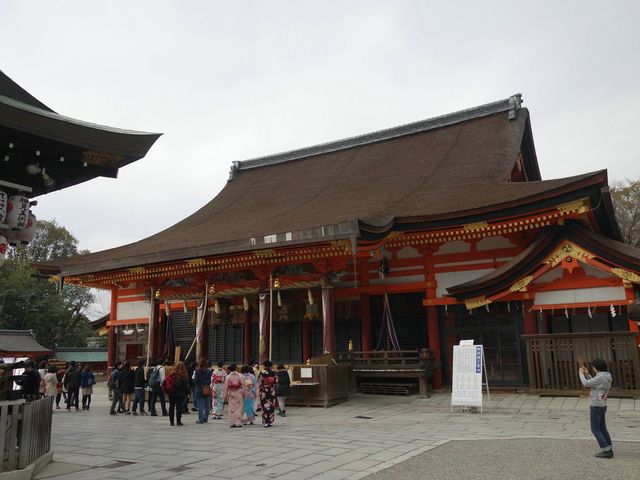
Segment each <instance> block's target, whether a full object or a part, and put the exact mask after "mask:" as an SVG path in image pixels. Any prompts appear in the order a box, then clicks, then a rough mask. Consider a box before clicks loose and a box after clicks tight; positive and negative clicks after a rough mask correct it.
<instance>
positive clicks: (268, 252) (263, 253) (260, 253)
mask: <svg viewBox="0 0 640 480" xmlns="http://www.w3.org/2000/svg"><path fill="white" fill-rule="evenodd" d="M253 254H254V255H255V256H256V257H262V258H268V257H273V256H275V254H276V251H275V250H274V249H273V248H266V249H264V250H254V251H253Z"/></svg>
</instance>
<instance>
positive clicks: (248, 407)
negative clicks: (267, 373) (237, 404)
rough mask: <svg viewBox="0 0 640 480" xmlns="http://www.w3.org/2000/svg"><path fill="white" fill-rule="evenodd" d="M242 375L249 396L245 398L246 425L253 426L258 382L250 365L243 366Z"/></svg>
mask: <svg viewBox="0 0 640 480" xmlns="http://www.w3.org/2000/svg"><path fill="white" fill-rule="evenodd" d="M240 373H242V376H243V377H244V384H245V386H246V387H247V394H246V395H245V397H244V424H245V425H253V421H254V420H255V419H256V412H255V404H256V393H257V387H258V381H257V380H256V376H255V375H254V374H253V368H251V367H250V366H249V365H243V366H242V368H241V369H240Z"/></svg>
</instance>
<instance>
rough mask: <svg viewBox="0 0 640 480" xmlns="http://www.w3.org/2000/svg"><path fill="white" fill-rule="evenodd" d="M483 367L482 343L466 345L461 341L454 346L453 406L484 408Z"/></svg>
mask: <svg viewBox="0 0 640 480" xmlns="http://www.w3.org/2000/svg"><path fill="white" fill-rule="evenodd" d="M483 367H484V350H483V348H482V345H468V344H466V345H465V344H463V343H462V342H460V345H454V346H453V375H452V378H451V406H452V407H453V406H454V405H457V406H464V407H480V408H482V375H483V370H484V369H483ZM488 393H489V389H488V386H487V394H488Z"/></svg>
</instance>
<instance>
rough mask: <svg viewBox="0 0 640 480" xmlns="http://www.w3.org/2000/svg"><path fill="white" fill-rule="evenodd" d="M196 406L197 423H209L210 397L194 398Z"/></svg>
mask: <svg viewBox="0 0 640 480" xmlns="http://www.w3.org/2000/svg"><path fill="white" fill-rule="evenodd" d="M196 402H197V404H198V421H199V422H200V423H207V422H208V421H209V414H210V413H211V397H203V396H202V395H200V396H198V397H197V398H196Z"/></svg>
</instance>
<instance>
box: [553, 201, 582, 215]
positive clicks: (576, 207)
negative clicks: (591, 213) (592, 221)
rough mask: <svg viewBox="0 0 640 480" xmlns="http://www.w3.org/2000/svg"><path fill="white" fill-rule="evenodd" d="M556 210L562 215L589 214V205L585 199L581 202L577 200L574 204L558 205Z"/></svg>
mask: <svg viewBox="0 0 640 480" xmlns="http://www.w3.org/2000/svg"><path fill="white" fill-rule="evenodd" d="M556 209H557V210H558V211H559V212H560V213H561V214H562V215H567V214H569V213H573V212H575V213H579V214H582V213H587V211H588V210H589V207H588V204H587V200H586V199H585V198H582V199H580V200H575V201H573V202H569V203H563V204H561V205H556Z"/></svg>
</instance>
